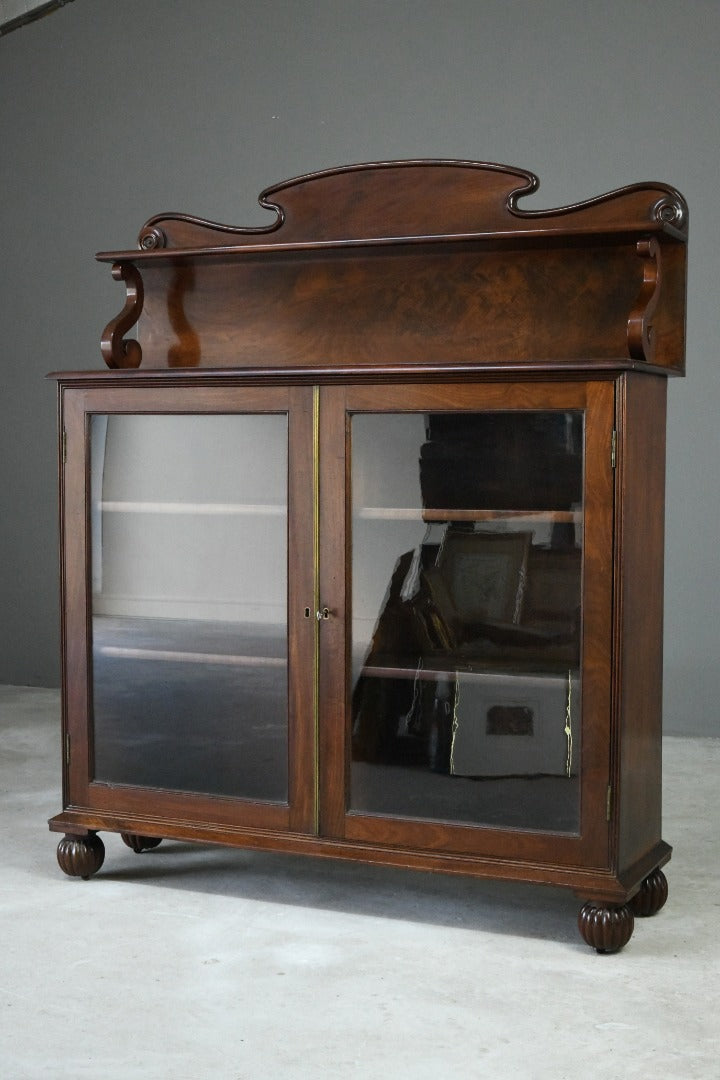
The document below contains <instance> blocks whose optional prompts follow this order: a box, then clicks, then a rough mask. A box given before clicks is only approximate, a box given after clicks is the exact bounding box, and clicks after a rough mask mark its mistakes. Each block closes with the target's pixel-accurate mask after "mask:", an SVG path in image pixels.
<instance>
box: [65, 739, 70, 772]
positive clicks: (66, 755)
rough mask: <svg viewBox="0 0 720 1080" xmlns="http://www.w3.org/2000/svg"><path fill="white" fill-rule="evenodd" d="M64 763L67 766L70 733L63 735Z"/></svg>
mask: <svg viewBox="0 0 720 1080" xmlns="http://www.w3.org/2000/svg"><path fill="white" fill-rule="evenodd" d="M65 764H66V765H67V766H68V767H69V765H70V735H69V733H68V734H67V735H66V736H65Z"/></svg>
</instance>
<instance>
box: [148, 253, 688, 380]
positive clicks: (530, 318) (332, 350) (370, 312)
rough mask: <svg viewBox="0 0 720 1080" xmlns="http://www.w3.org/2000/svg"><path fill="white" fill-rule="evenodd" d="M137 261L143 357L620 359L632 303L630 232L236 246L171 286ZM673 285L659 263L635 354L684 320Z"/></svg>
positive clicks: (634, 272)
mask: <svg viewBox="0 0 720 1080" xmlns="http://www.w3.org/2000/svg"><path fill="white" fill-rule="evenodd" d="M668 246H676V247H679V246H678V245H669V244H668ZM658 248H659V244H658ZM679 250H680V251H681V252H684V250H685V249H684V247H679ZM666 261H667V262H668V263H670V264H671V263H672V259H671V258H668V259H667V260H666ZM142 272H143V279H144V283H145V285H144V287H145V300H144V308H143V313H142V316H141V317H140V320H139V325H138V340H139V342H140V346H141V348H142V354H143V364H144V365H145V366H147V367H151V368H165V367H175V368H178V367H195V366H201V367H207V368H221V367H246V366H247V367H256V366H271V367H297V366H305V367H309V368H316V367H321V366H324V365H330V364H332V365H333V366H335V367H336V368H343V367H349V366H355V367H357V366H362V367H366V368H373V369H380V368H382V367H384V366H385V365H387V364H391V363H392V364H394V365H412V364H420V365H422V364H442V365H445V366H449V367H456V366H458V365H463V364H464V365H470V366H472V367H475V366H477V367H483V366H484V365H490V364H493V365H500V364H521V363H522V364H525V365H526V366H528V367H532V366H533V365H535V364H537V362H538V360H539V359H543V360H552V361H554V362H555V363H558V364H562V363H564V364H571V363H573V362H577V361H578V359H582V361H583V362H584V363H586V364H588V365H591V364H592V362H600V361H602V360H609V359H610V360H611V359H615V360H616V361H622V360H625V361H628V362H630V361H631V360H633V359H636V357H634V356H633V355H631V352H630V346H629V344H628V323H629V320H630V319H631V318H633V319H636V320H637V319H638V318H640V319H642V314H643V313H644V299H643V301H641V303H643V310H642V312H641V315H640V316H638V315H637V314H636V312H637V305H638V296H639V294H641V293H642V295H643V298H644V295H645V294H644V292H643V287H644V286H643V282H644V278H643V273H644V263H643V260H642V259H640V258H638V255H637V252H636V245H635V243H634V242H630V243H623V244H619V245H599V244H596V245H594V246H588V247H584V246H582V247H569V248H563V247H559V246H558V247H548V246H545V247H537V246H535V247H530V248H528V249H513V250H509V251H505V250H488V249H487V248H486V247H482V246H480V245H479V244H477V243H468V244H464V245H456V247H455V248H450V247H448V246H447V245H439V246H435V247H433V248H427V247H423V246H419V247H417V248H406V249H402V248H400V249H399V250H395V249H382V250H379V251H374V252H372V251H362V252H353V251H350V252H349V251H340V252H331V253H329V254H327V255H324V256H322V257H321V256H320V255H318V254H314V255H308V256H306V257H304V258H302V259H298V258H297V257H296V256H295V257H293V256H292V255H290V254H285V255H282V254H281V255H267V256H262V257H260V256H252V257H246V258H244V259H243V258H242V257H240V256H238V258H237V259H235V260H234V261H232V262H229V263H225V262H209V263H202V264H198V265H197V266H196V267H195V270H194V275H193V278H192V283H191V284H190V283H189V282H186V285H185V287H183V288H179V287H178V273H179V272H178V268H177V267H176V266H173V265H168V266H156V265H152V266H145V265H143V266H142ZM683 285H684V281H680V282H678V281H677V280H676V278H675V277H674V276H673V274H672V272H669V273H668V275H667V279H666V281H665V286H664V288H663V289H662V290H660V291H657V290H656V292H657V295H656V298H655V317H654V326H655V333H654V339H653V340H654V350H653V353H652V357H649V356H643V357H642V359H643V360H645V361H646V362H649V361H650V360H651V359H652V362H653V363H654V364H657V365H658V366H660V367H663V368H667V369H669V370H675V369H676V368H677V365H678V363H679V357H680V356H681V355H682V344H683V338H682V330H683V326H682V324H680V328H679V329H678V326H677V324H676V323H675V322H674V321H672V320H669V319H665V320H663V318H662V316H663V309H664V307H665V306H666V305H667V304H670V303H671V302H672V299H673V292H674V291H676V290H677V288H682V287H683ZM632 340H633V341H634V338H632ZM635 351H636V352H637V349H636V350H635Z"/></svg>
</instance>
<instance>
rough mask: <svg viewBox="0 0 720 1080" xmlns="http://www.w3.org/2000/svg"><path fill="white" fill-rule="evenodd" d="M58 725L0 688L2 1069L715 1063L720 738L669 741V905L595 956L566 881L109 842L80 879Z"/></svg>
mask: <svg viewBox="0 0 720 1080" xmlns="http://www.w3.org/2000/svg"><path fill="white" fill-rule="evenodd" d="M58 717H59V699H58V694H57V693H56V692H54V691H50V690H28V689H19V688H12V687H0V736H1V738H2V743H1V746H2V749H1V751H0V767H1V773H0V820H2V823H3V835H4V851H3V859H2V875H1V877H0V1078H1V1080H36V1078H48V1080H60V1078H65V1077H67V1078H73V1080H81V1078H92V1080H133V1078H134V1077H142V1078H143V1080H202V1078H205V1077H213V1078H217V1080H276V1078H277V1080H314V1078H316V1077H332V1078H339V1080H345V1078H348V1080H376V1078H377V1080H381V1078H382V1080H386V1078H388V1077H392V1078H393V1080H394V1078H396V1077H397V1078H399V1080H405V1078H408V1080H454V1078H458V1080H459V1078H462V1080H474V1078H476V1077H480V1078H484V1077H488V1078H492V1080H505V1078H512V1080H541V1078H545V1077H547V1078H552V1080H636V1078H637V1080H640V1078H643V1080H645V1078H646V1077H648V1076H662V1077H663V1080H693V1078H696V1077H699V1078H703V1080H705V1078H707V1080H711V1078H712V1080H717V1077H718V1076H720V1021H719V1020H718V1013H719V1012H720V964H719V960H720V895H719V889H718V863H719V859H718V856H720V799H719V798H718V776H719V775H720V740H708V739H704V740H703V739H677V738H669V739H667V740H666V742H665V772H666V782H665V830H664V831H665V839H666V840H668V841H669V842H670V843H671V844H673V845H674V846H675V855H674V858H673V860H672V862H671V863H670V865H669V867H668V868H667V876H668V880H669V883H670V899H669V901H668V904H667V906H666V908H665V909H664V910H663V911H662V912H661V913H660V914H659V915H657V916H656V917H655V918H653V919H647V920H638V921H637V922H636V929H635V934H634V936H633V938H632V940H631V941H630V944H629V945H628V946H627V947H626V949H625V950H624V951H623V952H621V953H619V954H616V955H614V956H599V955H597V954H596V953H595V952H593V951H592V950H590V949H588V947H587V946H586V945H584V944H583V942H582V941H581V939H580V937H579V935H578V933H577V930H576V928H575V920H576V916H577V911H578V908H579V902H578V901H577V900H576V899H575V898H574V897H573V896H572V895H571V894H569V893H564V892H562V891H559V890H554V889H553V890H551V889H542V888H532V887H525V886H516V885H512V886H509V885H503V884H497V883H491V882H482V881H474V880H455V879H451V878H444V877H441V876H435V875H429V874H421V873H413V872H410V871H408V872H405V871H393V870H387V869H384V868H379V867H377V868H365V867H362V866H359V865H354V864H349V863H348V864H342V863H337V864H336V863H328V862H325V861H314V860H311V859H302V858H298V857H286V856H273V855H266V854H257V853H246V852H242V851H235V850H230V849H222V848H197V847H194V846H193V845H190V844H182V843H169V842H168V843H165V844H163V845H162V846H161V847H160V848H158V849H157V850H156V851H155V852H149V853H145V854H143V855H140V856H138V855H134V854H133V852H131V851H130V850H129V849H128V848H126V847H125V846H124V845H123V844H122V842H121V841H120V839H119V837H115V836H112V835H107V836H105V842H106V847H107V856H106V860H105V866H104V867H103V869H102V870H101V872H100V874H99V875H98V876H97V877H95V878H94V879H92V880H91V881H89V882H84V881H79V880H75V879H70V878H67V877H65V876H64V875H63V874H62V873H61V872H60V870H59V869H58V867H57V865H56V862H55V846H56V843H57V839H58V838H57V836H53V835H52V834H50V833H49V832H48V831H47V829H46V826H45V821H46V819H47V818H48V817H49V816H50V815H51V814H53V813H55V812H57V811H58V810H59V809H60V794H59V777H60V771H59V761H58V758H59V734H58V733H59V719H58Z"/></svg>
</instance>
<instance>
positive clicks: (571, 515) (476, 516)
mask: <svg viewBox="0 0 720 1080" xmlns="http://www.w3.org/2000/svg"><path fill="white" fill-rule="evenodd" d="M354 516H355V517H357V518H361V519H365V520H371V521H383V520H387V521H425V522H442V521H504V520H506V519H508V518H511V519H512V520H514V521H524V520H528V521H555V522H568V523H571V524H574V523H579V522H581V521H582V516H583V515H582V510H484V509H479V508H478V509H462V510H457V509H454V510H450V509H443V508H437V507H427V508H422V507H415V506H363V507H361V508H360V509H357V510H355V511H354Z"/></svg>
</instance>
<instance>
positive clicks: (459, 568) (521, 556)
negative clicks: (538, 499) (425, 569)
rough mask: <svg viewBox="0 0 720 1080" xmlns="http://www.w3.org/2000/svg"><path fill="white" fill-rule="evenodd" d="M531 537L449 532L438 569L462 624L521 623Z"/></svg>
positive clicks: (508, 534)
mask: <svg viewBox="0 0 720 1080" xmlns="http://www.w3.org/2000/svg"><path fill="white" fill-rule="evenodd" d="M531 540H532V533H530V532H514V533H497V532H465V531H463V532H459V531H458V532H453V531H452V530H448V534H447V536H446V538H445V542H444V544H443V546H442V550H441V552H440V555H439V558H438V563H437V565H438V569H439V571H440V572H441V574H442V577H443V580H444V582H445V585H446V588H447V589H448V591H449V593H450V596H451V599H452V602H453V604H454V605H455V608H456V610H457V613H458V615H459V617H460V618H461V619H462V620H463V621H472V620H477V621H484V622H498V623H519V622H520V619H521V616H522V605H523V599H524V595H525V581H526V577H527V561H528V552H529V550H530V543H531Z"/></svg>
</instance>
